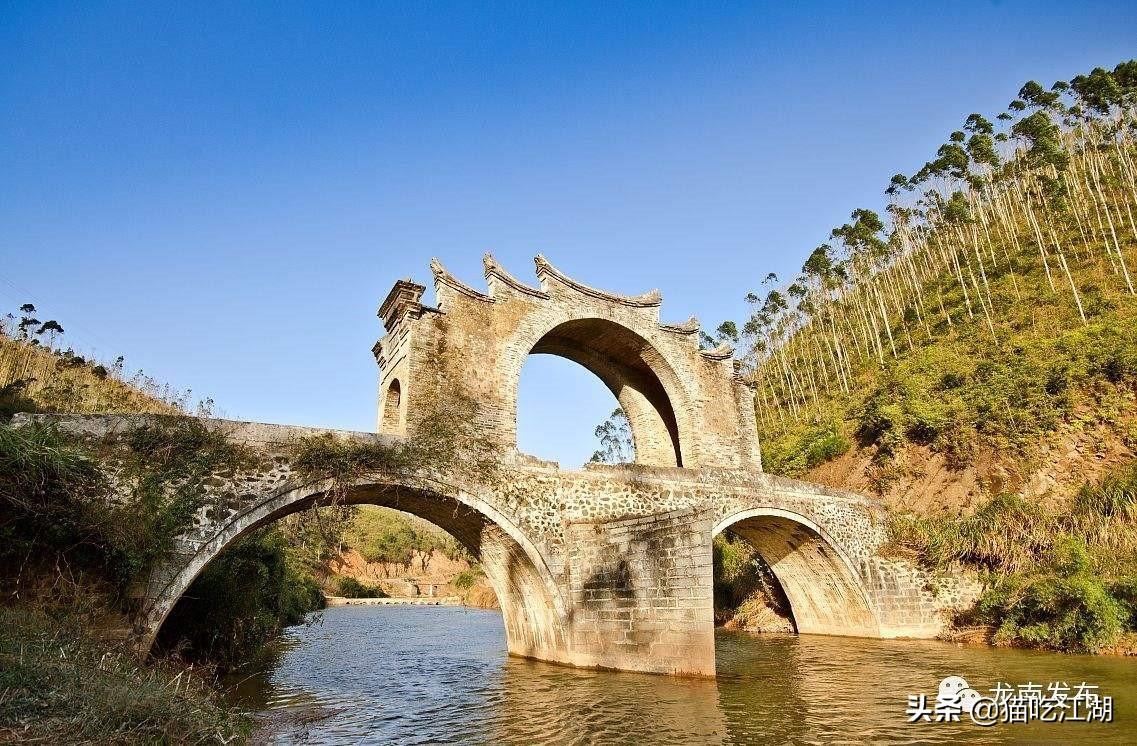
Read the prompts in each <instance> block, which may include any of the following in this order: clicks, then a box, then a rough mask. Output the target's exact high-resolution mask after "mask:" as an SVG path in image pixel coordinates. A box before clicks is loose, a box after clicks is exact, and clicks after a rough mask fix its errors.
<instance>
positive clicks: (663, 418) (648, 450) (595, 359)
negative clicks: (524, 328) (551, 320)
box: [530, 318, 683, 466]
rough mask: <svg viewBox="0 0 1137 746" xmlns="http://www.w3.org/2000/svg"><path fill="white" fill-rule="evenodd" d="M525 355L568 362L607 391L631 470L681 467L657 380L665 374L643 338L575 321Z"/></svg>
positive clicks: (596, 322) (670, 413)
mask: <svg viewBox="0 0 1137 746" xmlns="http://www.w3.org/2000/svg"><path fill="white" fill-rule="evenodd" d="M530 355H556V356H558V357H562V358H565V359H567V360H571V361H572V362H574V363H577V364H579V365H581V366H583V367H584V368H586V369H587V370H589V371H591V372H592V373H593V374H594V375H595V376H596V377H598V378H599V379H600V380H601V381H602V382H603V383H604V385H605V386H607V387H608V389H609V390H610V391H611V392H612V394H613V395H614V396H615V397H616V400H617V401H618V402H619V405H620V408H621V409H623V411H624V413H625V415H626V416H627V419H628V424H629V426H630V429H631V434H632V440H633V442H634V450H635V462H636V463H637V464H645V465H649V466H682V465H683V454H682V451H681V449H680V444H679V425H678V421H677V419H676V412H675V409H674V407H673V406H672V402H671V397H670V396H669V395H668V390H667V388H666V387H665V385H664V382H663V381H662V380H661V378H660V376H659V375H658V374H657V371H663V370H666V371H667V372H669V373H670V368H669V367H668V366H667V364H666V362H665V361H664V360H663V358H662V357H661V356H660V355H659V353H658V351H656V350H655V349H654V348H653V347H652V346H651V344H650V343H649V342H648V341H647V340H645V339H644V338H643V337H641V336H640V335H638V334H636V333H635V332H633V331H632V330H630V329H628V328H627V327H624V326H621V325H620V324H617V323H615V322H612V321H608V320H606V319H594V318H592V319H577V320H573V321H566V322H564V323H562V324H560V325H558V326H556V327H554V328H553V329H551V330H550V331H548V332H546V333H545V334H544V335H542V336H541V338H540V339H538V340H537V341H536V343H535V344H534V345H533V347H532V349H531V350H530ZM673 377H674V376H673V374H672V375H671V376H669V378H673ZM676 380H677V379H676ZM672 385H673V386H674V385H676V384H674V383H672Z"/></svg>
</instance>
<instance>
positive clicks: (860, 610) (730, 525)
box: [713, 508, 879, 637]
mask: <svg viewBox="0 0 1137 746" xmlns="http://www.w3.org/2000/svg"><path fill="white" fill-rule="evenodd" d="M724 532H728V533H729V534H731V535H732V536H733V537H736V540H742V541H745V542H746V543H747V544H749V545H750V546H751V547H753V548H754V552H755V555H756V556H757V558H758V559H759V560H760V561H759V562H756V563H755V565H756V567H755V573H756V574H757V575H758V576H761V575H762V574H763V573H767V572H768V576H769V577H768V582H772V583H774V584H775V585H776V587H775V588H769V587H768V586H766V587H761V588H760V591H761V592H762V593H764V594H766V596H767V599H765V600H768V601H769V602H770V603H769V605H770V607H771V611H773V612H775V613H779V612H780V613H782V614H785V615H786V616H788V619H789V622H790V624H791V625H792V628H793V630H794V631H796V632H798V633H800V634H823V635H844V636H852V637H877V636H879V634H878V633H879V624H878V622H877V619H876V615H875V614H874V613H873V612H872V609H871V608H870V606H869V603H868V600H867V597H866V595H865V591H864V588H863V587H862V585H861V583H860V580H859V579H858V577H857V575H856V573H855V570H854V569H853V565H852V564H851V563H850V562H849V560H848V558H847V557H845V556H844V555H843V553H842V552H841V551H840V550H839V549H838V548H837V546H836V545H835V544H834V543H833V542H832V541H830V540H829V539H828V538H827V537H826V536H825V535H824V533H823V531H822V530H821V529H820V528H819V527H818V526H817V525H816V524H814V523H813V522H812V521H810V520H809V519H807V518H805V517H804V516H801V515H798V514H796V513H792V512H790V511H785V510H780V509H776V508H758V509H754V510H748V511H743V512H741V513H736V514H734V515H731V516H728V517H727V518H725V519H724V520H723V521H721V522H720V523H719V524H718V525H717V526H715V529H714V532H713V534H714V535H715V536H719V535H720V534H723V533H724ZM716 554H718V553H717V552H716ZM715 569H716V574H718V573H719V572H720V568H718V567H716V568H715ZM756 585H758V586H762V585H763V584H762V582H761V581H758V582H757V583H756ZM780 603H781V604H784V607H783V608H778V607H779V604H780Z"/></svg>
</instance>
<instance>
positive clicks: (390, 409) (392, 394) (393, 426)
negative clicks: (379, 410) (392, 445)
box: [379, 378, 403, 434]
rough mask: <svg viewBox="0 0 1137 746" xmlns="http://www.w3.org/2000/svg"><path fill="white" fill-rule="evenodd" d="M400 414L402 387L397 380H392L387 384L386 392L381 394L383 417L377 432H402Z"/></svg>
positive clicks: (401, 409) (401, 410) (401, 408)
mask: <svg viewBox="0 0 1137 746" xmlns="http://www.w3.org/2000/svg"><path fill="white" fill-rule="evenodd" d="M402 412H403V385H402V384H401V383H399V379H398V378H392V379H391V382H390V383H389V384H387V390H386V391H385V392H383V417H382V421H381V423H380V427H379V432H381V433H387V434H392V433H398V432H400V431H401V430H402V427H401V423H402Z"/></svg>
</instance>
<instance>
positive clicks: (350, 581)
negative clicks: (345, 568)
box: [338, 578, 387, 598]
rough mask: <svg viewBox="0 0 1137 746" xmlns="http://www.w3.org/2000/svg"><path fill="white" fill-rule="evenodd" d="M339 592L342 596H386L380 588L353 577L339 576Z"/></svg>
mask: <svg viewBox="0 0 1137 746" xmlns="http://www.w3.org/2000/svg"><path fill="white" fill-rule="evenodd" d="M338 587H339V592H340V595H341V596H343V597H344V598H386V597H387V594H386V593H384V592H383V590H382V589H381V588H379V587H378V586H374V585H368V584H367V583H361V582H359V581H358V580H356V579H355V578H340V580H339V584H338Z"/></svg>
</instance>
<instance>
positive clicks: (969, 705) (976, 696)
mask: <svg viewBox="0 0 1137 746" xmlns="http://www.w3.org/2000/svg"><path fill="white" fill-rule="evenodd" d="M958 696H959V710H960V712H964V713H967V714H968V715H970V714H971V711H972V710H973V709H975V703H976V702H978V701H979V700H980V699H982V698H983V695H982V694H980V693H979V692H977V691H975V690H974V689H964V690H963V691H961V692H960V693H959V695H958Z"/></svg>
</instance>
